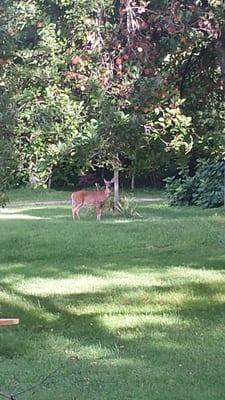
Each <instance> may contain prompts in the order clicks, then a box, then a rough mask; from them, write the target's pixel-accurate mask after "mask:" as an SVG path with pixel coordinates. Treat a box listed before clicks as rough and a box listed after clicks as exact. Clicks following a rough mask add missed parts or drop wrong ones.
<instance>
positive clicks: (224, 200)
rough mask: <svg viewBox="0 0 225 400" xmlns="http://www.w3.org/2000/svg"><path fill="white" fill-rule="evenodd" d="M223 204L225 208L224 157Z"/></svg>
mask: <svg viewBox="0 0 225 400" xmlns="http://www.w3.org/2000/svg"><path fill="white" fill-rule="evenodd" d="M223 206H224V208H225V159H224V161H223Z"/></svg>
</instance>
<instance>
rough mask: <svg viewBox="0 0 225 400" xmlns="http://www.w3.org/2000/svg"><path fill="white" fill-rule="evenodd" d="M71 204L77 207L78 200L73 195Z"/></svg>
mask: <svg viewBox="0 0 225 400" xmlns="http://www.w3.org/2000/svg"><path fill="white" fill-rule="evenodd" d="M71 204H72V207H75V206H76V204H77V202H76V200H75V199H74V197H73V195H71Z"/></svg>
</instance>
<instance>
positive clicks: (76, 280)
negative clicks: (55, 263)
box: [2, 264, 225, 303]
mask: <svg viewBox="0 0 225 400" xmlns="http://www.w3.org/2000/svg"><path fill="white" fill-rule="evenodd" d="M22 267H23V264H13V266H12V268H22ZM27 267H28V266H27ZM9 271H10V268H9ZM53 272H54V270H53ZM2 282H11V289H12V290H13V289H14V290H17V291H18V292H20V293H25V294H32V295H35V296H49V295H67V294H73V293H74V294H76V293H94V292H96V291H105V290H108V289H113V288H114V289H116V288H118V289H123V288H124V289H126V288H134V289H137V288H146V289H148V288H153V289H154V290H157V288H163V287H168V288H170V289H171V290H173V287H174V286H175V287H177V286H178V287H180V288H181V289H182V286H183V285H185V284H191V283H206V284H218V285H221V284H225V273H224V271H214V270H205V269H194V268H188V267H186V268H182V267H179V268H178V267H174V268H168V269H167V270H165V269H163V270H160V271H156V270H152V271H150V270H148V272H142V270H141V269H140V271H139V272H138V274H137V273H130V272H128V271H127V272H125V271H107V274H106V275H105V276H104V274H103V275H102V276H95V275H90V274H87V273H85V274H81V273H80V274H78V275H75V276H72V274H70V276H68V278H60V279H57V278H25V279H24V276H21V277H20V275H18V274H17V277H16V279H15V276H14V274H13V275H12V276H11V277H10V274H8V276H7V277H6V278H4V279H2ZM133 296H134V297H135V292H134V293H133ZM177 296H181V294H179V295H178V294H177ZM179 301H180V298H179V299H177V302H178V303H179Z"/></svg>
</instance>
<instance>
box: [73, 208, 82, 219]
mask: <svg viewBox="0 0 225 400" xmlns="http://www.w3.org/2000/svg"><path fill="white" fill-rule="evenodd" d="M81 207H82V204H78V205H77V206H76V207H72V216H73V219H75V217H77V219H80V216H79V209H80V208H81Z"/></svg>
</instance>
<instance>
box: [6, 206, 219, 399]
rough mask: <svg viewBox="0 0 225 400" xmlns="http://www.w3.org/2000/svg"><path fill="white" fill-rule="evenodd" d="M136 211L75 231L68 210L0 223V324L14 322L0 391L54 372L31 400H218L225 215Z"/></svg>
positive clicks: (20, 211) (18, 212)
mask: <svg viewBox="0 0 225 400" xmlns="http://www.w3.org/2000/svg"><path fill="white" fill-rule="evenodd" d="M139 211H140V214H141V218H139V219H135V220H134V219H123V218H121V217H117V218H114V217H113V216H112V215H111V214H110V213H109V214H108V213H105V214H104V215H103V218H102V220H101V221H100V222H97V221H96V220H95V217H94V215H93V214H91V213H84V214H83V215H82V219H81V220H80V221H76V222H74V221H72V218H71V210H70V207H69V205H68V206H59V207H58V206H52V207H38V208H37V207H33V206H24V207H23V208H20V207H19V208H17V209H15V210H14V209H12V208H11V209H9V210H8V211H7V213H6V214H4V213H1V214H0V249H1V251H0V315H1V316H7V317H10V316H15V317H18V318H20V325H19V327H17V328H7V329H2V330H0V361H1V377H0V386H1V387H3V388H6V389H7V390H8V391H9V392H11V387H12V386H13V387H20V388H21V387H25V386H27V385H28V384H32V383H35V382H36V381H38V380H40V379H41V377H43V376H44V375H47V374H48V372H49V371H50V370H51V369H54V368H55V367H57V366H61V363H63V367H62V368H61V367H60V368H61V369H60V371H59V373H57V374H56V375H54V376H53V377H52V378H51V379H50V380H49V382H46V384H44V385H41V387H40V388H38V390H37V392H35V393H34V394H32V398H33V399H34V400H39V399H40V398H42V399H46V400H53V399H54V400H55V399H57V400H60V399H61V398H68V399H71V400H72V399H73V398H77V399H79V400H88V399H90V400H93V399H94V400H95V399H96V400H97V399H98V400H99V399H101V400H114V399H116V400H120V399H121V400H123V399H132V400H137V399H138V400H140V399H143V400H148V399H150V398H151V399H153V400H164V399H165V393H166V400H174V399H180V398H182V396H184V394H185V398H187V399H188V400H211V399H221V398H223V397H221V396H223V393H224V389H225V387H224V379H223V375H224V367H225V363H224V355H225V354H223V353H224V350H223V348H224V344H225V331H224V324H225V314H224V306H225V274H224V265H225V264H224V261H225V252H224V249H225V235H224V215H225V214H224V212H223V210H218V211H215V210H206V211H204V210H198V209H196V208H187V209H186V208H185V209H181V208H177V209H176V208H169V207H167V206H166V205H163V204H145V205H139ZM1 215H11V216H13V215H15V216H16V218H11V219H3V218H2V219H1ZM17 216H18V218H17ZM20 216H21V217H23V216H25V217H26V216H29V217H30V218H25V219H19V217H20ZM12 377H13V378H12ZM215 383H216V384H215ZM74 396H75V397H74ZM29 398H30V394H26V395H24V399H29Z"/></svg>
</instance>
